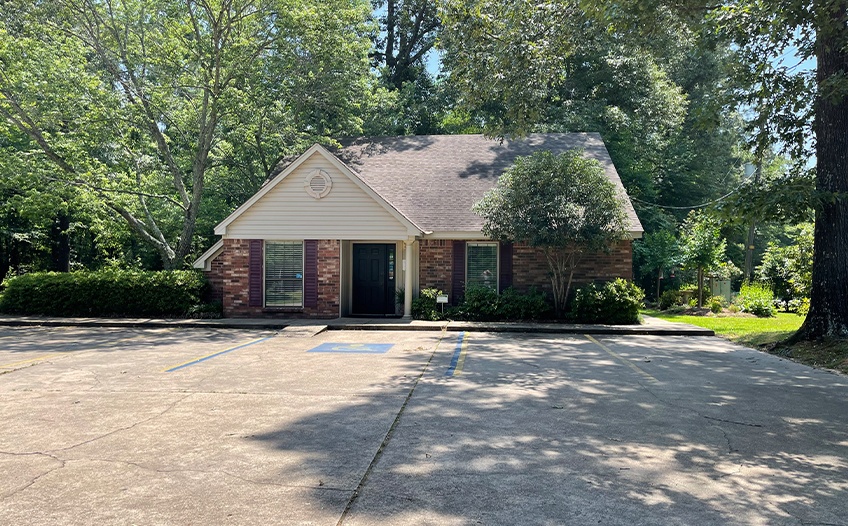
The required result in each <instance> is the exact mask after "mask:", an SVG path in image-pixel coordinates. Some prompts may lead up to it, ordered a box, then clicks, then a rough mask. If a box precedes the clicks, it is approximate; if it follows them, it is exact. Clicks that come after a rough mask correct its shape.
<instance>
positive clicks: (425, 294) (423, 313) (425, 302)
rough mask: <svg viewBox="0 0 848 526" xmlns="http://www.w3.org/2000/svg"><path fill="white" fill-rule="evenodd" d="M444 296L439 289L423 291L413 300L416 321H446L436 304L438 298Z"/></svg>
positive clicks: (413, 313)
mask: <svg viewBox="0 0 848 526" xmlns="http://www.w3.org/2000/svg"><path fill="white" fill-rule="evenodd" d="M442 294H444V292H442V291H441V290H439V289H423V290H421V292H419V293H418V297H417V298H415V299H413V300H412V317H413V318H415V319H416V320H428V321H438V320H442V319H444V315H443V314H442V311H441V308H440V307H439V306H438V305H437V303H436V296H440V295H442Z"/></svg>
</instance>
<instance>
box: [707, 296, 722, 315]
mask: <svg viewBox="0 0 848 526" xmlns="http://www.w3.org/2000/svg"><path fill="white" fill-rule="evenodd" d="M707 307H708V308H709V309H710V312H712V313H713V314H718V313H720V312H721V311H722V309H723V308H724V297H723V296H713V297H712V298H710V300H709V301H708V302H707Z"/></svg>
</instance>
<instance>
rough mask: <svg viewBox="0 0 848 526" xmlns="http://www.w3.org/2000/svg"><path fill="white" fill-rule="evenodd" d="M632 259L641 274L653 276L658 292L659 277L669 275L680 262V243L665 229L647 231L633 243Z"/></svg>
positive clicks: (658, 291)
mask: <svg viewBox="0 0 848 526" xmlns="http://www.w3.org/2000/svg"><path fill="white" fill-rule="evenodd" d="M633 259H634V262H633V265H634V267H637V268H638V269H639V270H640V271H641V273H642V274H644V275H646V276H652V277H655V279H656V291H657V294H660V284H661V277H665V276H667V275H669V274H670V273H671V270H672V269H673V268H674V267H676V266H678V265H679V264H680V263H681V254H680V245H679V244H678V242H677V239H676V238H675V237H674V235H673V234H672V233H671V232H668V231H666V230H661V231H659V232H654V233H647V234H645V236H644V237H643V238H642V239H640V240H637V241H635V242H634V243H633ZM656 299H657V300H659V298H658V297H657V298H656Z"/></svg>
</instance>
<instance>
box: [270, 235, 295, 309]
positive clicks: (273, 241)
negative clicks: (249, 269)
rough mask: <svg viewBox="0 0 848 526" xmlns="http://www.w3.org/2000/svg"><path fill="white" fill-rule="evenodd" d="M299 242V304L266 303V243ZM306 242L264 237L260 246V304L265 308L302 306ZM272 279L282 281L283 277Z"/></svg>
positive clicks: (293, 243)
mask: <svg viewBox="0 0 848 526" xmlns="http://www.w3.org/2000/svg"><path fill="white" fill-rule="evenodd" d="M281 243H285V244H292V245H295V244H298V243H299V244H300V276H301V278H300V304H299V305H294V304H293V305H268V298H267V294H268V283H267V282H268V245H269V244H281ZM305 267H306V243H305V242H304V241H303V240H297V239H266V240H265V243H264V244H263V246H262V306H263V308H266V309H302V308H303V306H304V295H305V290H304V282H305V281H306V272H305ZM272 281H284V280H283V279H279V280H272Z"/></svg>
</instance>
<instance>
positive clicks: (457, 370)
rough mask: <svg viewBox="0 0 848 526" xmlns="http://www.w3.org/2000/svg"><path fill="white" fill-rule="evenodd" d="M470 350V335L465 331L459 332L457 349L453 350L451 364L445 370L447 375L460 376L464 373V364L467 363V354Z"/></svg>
mask: <svg viewBox="0 0 848 526" xmlns="http://www.w3.org/2000/svg"><path fill="white" fill-rule="evenodd" d="M467 350H468V337H467V336H466V335H465V332H460V333H459V338H458V339H457V340H456V349H454V351H453V357H452V358H451V362H450V366H449V367H448V370H447V371H445V376H459V375H461V374H462V366H463V365H465V354H466V351H467Z"/></svg>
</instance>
